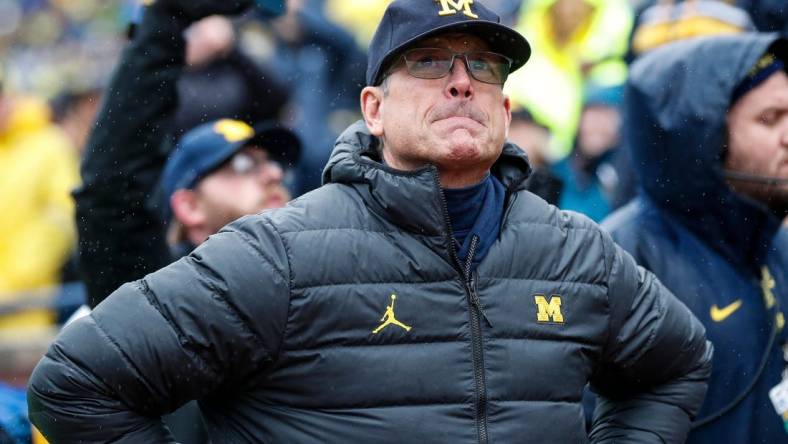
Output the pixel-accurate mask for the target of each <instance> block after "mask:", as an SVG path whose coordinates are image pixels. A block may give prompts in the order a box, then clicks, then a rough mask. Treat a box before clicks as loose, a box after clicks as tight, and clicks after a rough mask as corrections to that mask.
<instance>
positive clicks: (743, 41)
mask: <svg viewBox="0 0 788 444" xmlns="http://www.w3.org/2000/svg"><path fill="white" fill-rule="evenodd" d="M787 45H788V42H786V41H785V40H783V39H778V38H776V37H775V36H774V35H767V34H743V35H741V36H731V37H716V38H704V39H698V40H694V41H691V42H681V43H677V44H674V45H669V46H666V47H665V48H664V49H657V50H655V51H654V53H653V54H649V55H648V56H646V57H644V58H643V59H641V60H640V61H638V62H637V63H635V65H634V66H633V70H632V75H631V78H630V80H629V83H628V85H627V93H626V94H625V97H627V99H626V119H627V120H628V125H629V128H628V131H625V134H627V137H628V140H627V145H628V146H629V147H630V148H631V149H632V157H633V160H634V162H633V165H634V166H635V169H636V171H637V173H638V175H639V181H640V183H641V184H642V193H641V195H640V197H638V198H637V199H636V200H635V201H634V202H632V203H631V204H629V205H628V206H626V207H624V208H622V209H621V210H620V211H619V212H618V213H614V215H612V216H611V217H610V218H609V219H608V220H607V221H606V222H605V224H606V226H607V228H609V229H610V230H611V233H612V234H613V237H614V239H615V240H616V241H617V242H618V243H619V244H620V245H621V246H622V247H624V248H625V249H626V250H628V251H629V252H631V253H632V254H633V255H634V256H635V258H636V259H637V261H638V263H640V264H643V266H644V267H646V268H648V269H649V270H651V271H653V272H654V273H655V274H656V275H657V277H658V278H659V279H660V280H661V281H662V282H664V283H665V285H666V286H667V287H668V288H669V289H671V290H672V291H674V292H675V293H676V294H677V295H680V296H681V299H682V301H683V302H684V303H686V304H687V306H689V308H690V309H691V310H692V311H693V312H694V313H695V314H696V315H697V316H698V318H699V319H700V320H701V321H702V322H703V323H704V324H705V326H706V328H707V331H708V333H709V338H710V339H711V340H712V342H713V343H714V346H715V350H716V351H715V356H714V365H713V369H714V370H713V372H712V376H711V379H710V383H709V393H708V396H707V397H706V401H705V404H704V406H703V408H702V409H701V412H700V414H699V415H698V419H697V421H696V424H695V429H694V431H693V432H692V433H691V434H690V439H689V441H690V442H697V443H718V442H748V443H776V442H788V434H786V430H785V429H784V424H783V423H784V420H785V418H788V413H786V410H785V405H784V404H781V402H782V401H781V400H782V399H784V398H783V395H779V393H780V392H781V390H784V389H781V387H785V385H786V382H785V379H784V377H783V376H782V375H783V374H784V373H783V370H784V369H785V367H786V362H785V358H784V350H785V343H786V339H787V338H786V332H785V329H784V328H783V327H784V323H785V320H784V319H785V317H784V315H783V313H782V310H783V308H782V307H786V304H788V274H786V270H788V230H786V229H785V227H783V228H781V227H780V221H781V220H782V219H783V218H784V217H785V216H786V209H788V76H786V73H785V66H786V54H787V52H786V49H787V48H788V46H787ZM781 381H782V382H781ZM772 391H774V393H775V397H774V398H773V401H774V402H776V405H775V406H773V405H772V400H770V397H771V395H770V392H772Z"/></svg>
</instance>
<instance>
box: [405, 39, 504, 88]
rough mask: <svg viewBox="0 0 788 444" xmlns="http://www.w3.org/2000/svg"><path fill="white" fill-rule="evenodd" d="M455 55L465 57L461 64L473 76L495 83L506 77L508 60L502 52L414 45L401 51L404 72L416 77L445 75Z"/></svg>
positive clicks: (432, 77)
mask: <svg viewBox="0 0 788 444" xmlns="http://www.w3.org/2000/svg"><path fill="white" fill-rule="evenodd" d="M455 57H462V58H464V59H465V66H466V67H467V68H468V72H469V73H470V74H471V76H472V77H473V78H474V79H476V80H478V81H480V82H484V83H492V84H496V85H502V84H503V83H504V82H505V81H506V77H507V76H508V75H509V68H510V67H511V63H512V62H511V60H510V59H509V58H507V57H506V56H503V55H501V54H497V53H494V52H489V51H472V52H466V53H455V52H452V51H450V50H448V49H445V48H415V49H411V50H409V51H406V52H405V53H404V54H403V58H404V59H405V66H406V67H407V69H408V73H410V75H412V76H413V77H418V78H420V79H439V78H441V77H445V76H446V75H447V74H448V73H449V72H450V71H451V67H452V65H453V64H454V58H455Z"/></svg>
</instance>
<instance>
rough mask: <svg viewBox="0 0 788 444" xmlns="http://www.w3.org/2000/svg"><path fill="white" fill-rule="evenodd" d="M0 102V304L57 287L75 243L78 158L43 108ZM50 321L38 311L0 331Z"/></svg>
mask: <svg viewBox="0 0 788 444" xmlns="http://www.w3.org/2000/svg"><path fill="white" fill-rule="evenodd" d="M4 100H10V101H12V102H11V107H12V108H11V110H12V111H11V112H10V114H9V115H8V118H7V119H1V120H0V215H2V216H0V304H2V303H8V302H13V301H14V300H15V299H17V298H18V297H19V294H21V293H23V292H24V293H27V294H29V292H31V291H35V290H40V289H42V288H46V287H48V286H51V285H55V284H58V283H59V277H60V276H59V272H60V269H61V267H62V265H63V263H64V261H65V260H66V258H67V255H68V253H69V252H70V251H71V249H72V247H73V245H74V240H75V227H74V203H73V200H72V198H71V195H70V192H71V190H72V188H74V187H75V186H76V185H77V183H78V181H79V173H78V159H77V153H76V151H75V150H74V148H73V146H72V142H71V141H70V140H69V139H68V137H67V136H66V135H65V133H63V132H62V131H61V130H60V129H59V128H57V127H56V126H54V125H53V124H51V123H50V113H49V108H48V107H47V106H46V104H45V103H43V102H42V101H39V100H36V99H31V98H17V99H15V98H11V97H6V98H5V99H4ZM51 321H52V314H51V313H49V312H48V311H41V310H38V311H31V312H26V313H25V314H20V315H14V316H6V317H3V318H0V328H4V327H11V326H14V327H28V326H40V325H45V324H48V323H51Z"/></svg>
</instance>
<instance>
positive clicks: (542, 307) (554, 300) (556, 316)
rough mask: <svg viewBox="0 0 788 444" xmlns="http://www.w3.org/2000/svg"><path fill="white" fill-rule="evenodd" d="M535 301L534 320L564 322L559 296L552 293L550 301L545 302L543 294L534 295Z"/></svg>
mask: <svg viewBox="0 0 788 444" xmlns="http://www.w3.org/2000/svg"><path fill="white" fill-rule="evenodd" d="M534 302H535V303H536V309H537V312H536V322H555V323H556V324H563V323H564V315H563V314H561V296H559V295H557V294H554V295H552V296H551V297H550V302H547V299H545V296H544V295H543V294H537V295H535V296H534Z"/></svg>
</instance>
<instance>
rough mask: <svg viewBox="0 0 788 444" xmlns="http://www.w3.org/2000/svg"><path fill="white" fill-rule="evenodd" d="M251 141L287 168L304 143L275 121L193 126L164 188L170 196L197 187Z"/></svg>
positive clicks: (165, 177) (164, 175) (174, 156)
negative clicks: (181, 190)
mask: <svg viewBox="0 0 788 444" xmlns="http://www.w3.org/2000/svg"><path fill="white" fill-rule="evenodd" d="M247 145H259V146H260V147H261V148H263V149H265V150H266V151H267V152H268V154H269V155H270V156H271V158H272V159H274V160H276V161H278V162H280V163H281V164H282V166H283V167H284V168H287V167H290V166H292V165H293V164H295V163H296V162H297V161H298V156H299V153H300V151H301V143H300V142H299V139H298V137H297V136H296V135H295V134H294V133H293V132H292V131H290V130H288V129H286V128H283V127H280V126H277V125H275V124H273V123H264V124H262V125H259V126H257V127H256V128H252V127H251V126H250V125H248V124H247V123H245V122H242V121H240V120H233V119H220V120H215V121H213V122H208V123H204V124H202V125H200V126H197V127H195V128H193V129H191V130H189V131H188V132H187V133H186V134H184V135H183V137H181V139H180V140H179V141H178V145H177V146H176V147H175V149H174V150H173V152H172V154H171V155H170V157H169V159H167V164H166V165H165V166H164V172H163V173H162V177H161V186H162V191H163V192H164V197H165V198H166V199H167V202H166V203H165V205H164V207H165V209H167V211H169V206H170V205H169V198H170V196H172V194H173V193H174V192H175V191H177V190H180V189H183V188H186V189H191V188H193V187H194V186H195V185H196V184H197V182H198V181H199V180H200V179H202V178H203V177H205V176H206V175H208V174H209V173H211V172H212V171H214V170H215V169H216V168H218V167H219V166H221V165H222V164H223V163H224V162H225V161H226V160H228V159H230V157H232V155H233V154H235V153H236V152H238V151H239V150H240V149H241V148H243V147H245V146H247Z"/></svg>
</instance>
